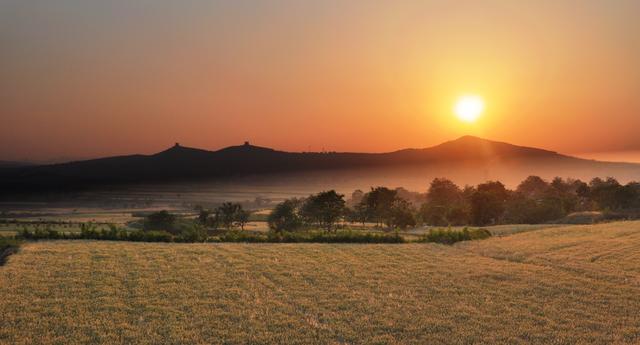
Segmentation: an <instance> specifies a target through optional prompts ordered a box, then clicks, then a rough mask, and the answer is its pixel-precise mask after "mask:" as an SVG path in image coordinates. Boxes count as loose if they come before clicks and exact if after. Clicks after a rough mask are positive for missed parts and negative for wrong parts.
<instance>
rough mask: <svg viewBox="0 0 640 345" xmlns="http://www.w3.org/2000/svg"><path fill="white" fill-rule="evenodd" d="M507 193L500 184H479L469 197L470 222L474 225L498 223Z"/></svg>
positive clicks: (496, 182)
mask: <svg viewBox="0 0 640 345" xmlns="http://www.w3.org/2000/svg"><path fill="white" fill-rule="evenodd" d="M508 196H509V193H508V191H507V189H506V188H505V187H504V185H503V184H502V183H501V182H498V181H490V182H486V183H482V184H479V185H478V187H477V188H476V191H475V192H474V193H473V195H471V221H472V222H473V224H475V225H489V224H496V223H498V222H500V218H501V217H502V215H503V213H504V210H505V204H506V201H507V198H508Z"/></svg>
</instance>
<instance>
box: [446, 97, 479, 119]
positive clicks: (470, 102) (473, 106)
mask: <svg viewBox="0 0 640 345" xmlns="http://www.w3.org/2000/svg"><path fill="white" fill-rule="evenodd" d="M453 110H454V112H455V114H456V116H457V117H458V118H459V119H460V120H461V121H464V122H469V123H471V122H476V120H477V119H478V118H479V117H480V115H482V112H483V111H484V100H483V99H482V97H480V96H476V95H465V96H462V97H460V98H459V99H458V101H457V102H456V104H455V107H454V109H453Z"/></svg>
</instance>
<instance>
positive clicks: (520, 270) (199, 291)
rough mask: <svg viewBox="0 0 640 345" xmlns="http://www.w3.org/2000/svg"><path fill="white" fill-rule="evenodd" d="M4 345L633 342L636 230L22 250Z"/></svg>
mask: <svg viewBox="0 0 640 345" xmlns="http://www.w3.org/2000/svg"><path fill="white" fill-rule="evenodd" d="M0 296H2V298H1V299H0V325H2V327H0V343H2V344H33V343H38V344H113V343H127V344H209V343H229V344H247V343H253V344H267V343H280V344H371V343H375V344H451V343H454V344H472V343H484V344H531V343H534V344H543V343H545V344H546V343H556V344H605V343H617V344H637V343H639V342H640V314H639V313H638V310H640V299H639V298H638V296H640V222H621V223H611V224H602V225H593V226H571V227H557V228H548V229H540V230H532V231H528V232H524V233H518V234H515V235H509V236H503V237H493V238H490V239H486V240H482V241H467V242H461V243H458V244H455V245H453V246H443V245H438V244H396V245H385V244H371V245H369V244H232V243H225V244H162V243H128V242H108V241H48V242H47V241H45V242H37V243H28V244H26V245H24V246H23V247H22V249H21V250H20V252H19V253H18V254H16V255H12V256H11V257H9V260H8V263H7V264H6V265H5V266H3V267H2V268H0Z"/></svg>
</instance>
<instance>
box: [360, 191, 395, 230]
mask: <svg viewBox="0 0 640 345" xmlns="http://www.w3.org/2000/svg"><path fill="white" fill-rule="evenodd" d="M397 198H398V197H397V192H396V191H395V190H391V189H389V188H386V187H376V188H375V189H374V188H371V191H370V192H368V193H367V194H365V195H364V198H363V199H362V204H363V206H362V207H363V208H364V209H365V210H366V214H367V219H368V220H371V221H373V222H375V223H376V226H379V225H380V224H382V223H384V224H387V226H390V222H391V207H392V206H393V203H394V202H395V201H396V200H397Z"/></svg>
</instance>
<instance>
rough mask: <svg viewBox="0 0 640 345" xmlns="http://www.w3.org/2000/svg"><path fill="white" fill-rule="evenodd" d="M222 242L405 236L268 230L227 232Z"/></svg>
mask: <svg viewBox="0 0 640 345" xmlns="http://www.w3.org/2000/svg"><path fill="white" fill-rule="evenodd" d="M218 240H219V241H220V242H252V243H405V242H406V240H405V239H404V237H402V236H400V235H399V234H398V233H397V232H396V233H393V234H377V233H369V232H356V231H348V230H347V231H336V232H324V231H304V232H273V231H271V232H268V233H266V234H255V233H246V232H239V231H233V232H227V233H225V234H223V235H221V236H219V237H218Z"/></svg>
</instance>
